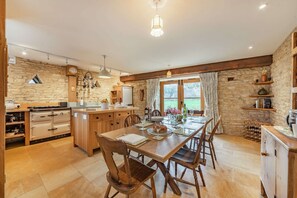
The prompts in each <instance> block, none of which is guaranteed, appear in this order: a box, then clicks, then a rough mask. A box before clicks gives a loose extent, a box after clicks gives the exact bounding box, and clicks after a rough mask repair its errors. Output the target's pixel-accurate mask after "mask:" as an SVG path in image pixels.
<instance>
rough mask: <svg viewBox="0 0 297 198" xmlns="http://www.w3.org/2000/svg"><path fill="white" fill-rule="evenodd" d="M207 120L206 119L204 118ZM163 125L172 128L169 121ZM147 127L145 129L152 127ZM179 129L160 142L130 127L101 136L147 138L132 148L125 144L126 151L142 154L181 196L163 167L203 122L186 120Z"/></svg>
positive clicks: (198, 129)
mask: <svg viewBox="0 0 297 198" xmlns="http://www.w3.org/2000/svg"><path fill="white" fill-rule="evenodd" d="M204 120H207V118H204ZM164 124H165V125H167V126H168V127H170V126H172V124H171V123H170V121H164ZM152 126H153V125H151V126H148V127H147V128H150V127H152ZM179 126H180V127H181V128H180V129H179V130H178V132H179V133H174V132H173V133H171V134H168V135H166V136H164V138H163V139H162V140H156V139H154V137H155V136H154V135H151V134H150V133H148V132H147V130H140V129H139V127H136V126H132V127H127V128H122V129H118V130H114V131H110V132H106V133H103V134H101V135H102V136H104V137H107V138H110V139H117V138H118V137H121V136H124V135H127V134H137V135H142V136H145V137H147V141H145V142H143V143H141V144H139V145H136V146H133V145H130V144H127V146H128V149H130V150H131V151H135V152H137V153H139V154H142V155H144V156H146V157H148V158H151V159H152V160H151V161H150V162H149V163H148V165H149V166H153V165H154V164H156V165H157V167H158V168H159V169H160V170H161V172H162V174H163V175H164V177H165V178H167V179H168V184H169V186H170V187H171V189H172V191H173V192H174V193H175V194H177V195H181V191H180V189H179V187H178V186H177V184H176V182H175V181H174V179H173V177H172V176H171V175H170V173H169V171H168V170H167V168H166V166H165V162H166V161H167V160H168V159H169V158H170V157H171V156H173V155H174V154H175V153H176V152H177V151H178V150H179V149H180V148H182V147H183V146H185V145H186V143H187V142H188V141H189V140H190V139H192V138H193V137H194V136H195V135H196V134H197V133H199V132H200V131H201V130H202V128H203V127H204V124H203V122H201V123H199V121H197V122H195V121H194V120H190V119H188V120H187V121H186V122H185V123H183V124H180V125H179Z"/></svg>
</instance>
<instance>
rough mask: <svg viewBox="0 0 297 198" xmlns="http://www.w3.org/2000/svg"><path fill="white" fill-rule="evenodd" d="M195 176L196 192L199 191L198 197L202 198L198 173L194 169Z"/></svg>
mask: <svg viewBox="0 0 297 198" xmlns="http://www.w3.org/2000/svg"><path fill="white" fill-rule="evenodd" d="M193 174H194V180H195V187H196V191H197V196H198V198H200V197H201V196H200V188H199V183H198V178H197V173H196V170H195V168H194V169H193Z"/></svg>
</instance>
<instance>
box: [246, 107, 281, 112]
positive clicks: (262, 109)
mask: <svg viewBox="0 0 297 198" xmlns="http://www.w3.org/2000/svg"><path fill="white" fill-rule="evenodd" d="M241 108H242V109H243V110H247V111H274V112H276V109H274V108H271V109H268V108H254V107H241Z"/></svg>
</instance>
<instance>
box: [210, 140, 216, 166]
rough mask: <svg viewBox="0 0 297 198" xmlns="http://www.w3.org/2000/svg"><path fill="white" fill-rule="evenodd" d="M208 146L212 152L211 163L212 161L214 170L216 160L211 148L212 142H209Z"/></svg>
mask: <svg viewBox="0 0 297 198" xmlns="http://www.w3.org/2000/svg"><path fill="white" fill-rule="evenodd" d="M208 146H209V152H210V156H211V161H212V166H213V169H216V165H215V160H214V157H213V152H212V148H211V144H210V142H208Z"/></svg>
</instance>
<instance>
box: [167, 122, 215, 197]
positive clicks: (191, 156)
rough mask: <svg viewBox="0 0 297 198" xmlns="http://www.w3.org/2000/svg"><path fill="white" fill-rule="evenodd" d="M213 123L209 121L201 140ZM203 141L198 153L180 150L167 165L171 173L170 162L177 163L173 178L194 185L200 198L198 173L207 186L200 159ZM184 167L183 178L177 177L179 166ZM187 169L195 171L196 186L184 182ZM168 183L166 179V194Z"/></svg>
mask: <svg viewBox="0 0 297 198" xmlns="http://www.w3.org/2000/svg"><path fill="white" fill-rule="evenodd" d="M211 121H212V119H210V120H208V121H207V122H206V123H205V125H204V127H203V129H202V132H201V138H204V137H205V135H206V128H207V125H208V124H209V123H210V122H211ZM202 144H203V141H201V142H199V144H198V146H197V150H196V151H192V150H191V149H189V148H186V147H183V148H181V149H180V150H178V151H177V152H176V153H175V154H174V155H173V156H172V157H171V158H170V159H169V160H168V165H167V169H168V172H169V171H170V162H171V161H173V162H175V170H174V171H175V177H173V179H175V180H176V181H178V182H182V183H185V184H188V185H192V186H195V187H196V191H197V196H198V197H199V198H200V197H201V196H200V188H199V182H198V178H197V172H199V174H200V177H201V180H202V184H203V186H205V181H204V178H203V173H202V169H201V167H200V163H201V158H200V153H201V149H202V146H203V145H202ZM178 165H180V166H183V167H184V168H185V169H184V171H183V172H182V174H181V177H177V166H178ZM187 169H191V170H192V171H193V175H194V180H195V184H193V183H191V182H189V181H186V180H183V177H184V175H185V173H186V170H187ZM167 183H168V178H167V177H166V179H165V187H164V193H166V188H167Z"/></svg>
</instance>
